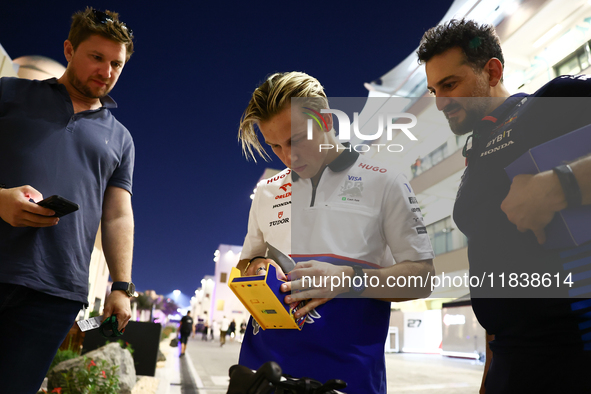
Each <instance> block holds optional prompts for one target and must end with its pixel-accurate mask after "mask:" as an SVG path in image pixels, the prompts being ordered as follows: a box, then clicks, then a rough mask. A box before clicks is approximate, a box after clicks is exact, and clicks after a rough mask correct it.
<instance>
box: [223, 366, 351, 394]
mask: <svg viewBox="0 0 591 394" xmlns="http://www.w3.org/2000/svg"><path fill="white" fill-rule="evenodd" d="M229 374H230V385H229V387H228V392H227V394H270V393H275V394H342V393H341V392H340V391H338V390H339V389H344V388H345V387H347V383H345V382H344V381H342V380H340V379H331V380H329V381H327V382H326V383H324V384H322V383H321V382H319V381H317V380H314V379H310V378H300V379H297V378H294V377H292V376H289V375H283V374H282V370H281V367H280V366H279V364H277V363H276V362H274V361H269V362H267V363H265V364H263V365H262V366H261V367H260V368H259V369H258V370H257V371H256V372H255V371H253V370H251V369H250V368H247V367H245V366H243V365H233V366H231V367H230V371H229Z"/></svg>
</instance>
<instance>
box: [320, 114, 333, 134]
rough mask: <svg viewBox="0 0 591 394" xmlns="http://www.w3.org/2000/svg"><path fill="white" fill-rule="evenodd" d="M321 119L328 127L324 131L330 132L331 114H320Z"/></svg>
mask: <svg viewBox="0 0 591 394" xmlns="http://www.w3.org/2000/svg"><path fill="white" fill-rule="evenodd" d="M322 117H323V118H324V120H325V121H326V125H327V126H328V130H326V131H331V130H332V114H331V113H327V114H322Z"/></svg>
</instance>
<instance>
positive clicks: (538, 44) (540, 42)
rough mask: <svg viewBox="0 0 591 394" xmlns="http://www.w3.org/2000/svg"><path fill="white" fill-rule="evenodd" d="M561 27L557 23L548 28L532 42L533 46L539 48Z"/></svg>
mask: <svg viewBox="0 0 591 394" xmlns="http://www.w3.org/2000/svg"><path fill="white" fill-rule="evenodd" d="M561 29H562V25H561V24H560V23H559V24H557V25H556V26H554V27H553V28H551V29H550V30H548V31H547V32H546V33H545V34H544V35H543V36H542V37H540V38H538V39H537V40H536V42H534V45H533V47H534V48H539V47H541V46H542V45H544V44H545V43H546V42H547V41H548V40H550V39H551V38H552V37H554V36H555V35H556V34H557V33H558V32H559V31H560V30H561Z"/></svg>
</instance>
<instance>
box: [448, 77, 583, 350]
mask: <svg viewBox="0 0 591 394" xmlns="http://www.w3.org/2000/svg"><path fill="white" fill-rule="evenodd" d="M589 96H591V79H590V77H589V76H578V77H575V76H561V77H558V78H556V79H554V80H552V81H550V82H549V83H548V84H546V85H545V86H543V87H542V88H541V89H540V90H538V91H537V92H536V93H534V94H532V95H526V94H517V95H514V96H511V97H509V98H508V99H507V100H506V101H505V102H504V103H503V104H502V105H501V106H499V107H498V108H497V109H496V110H495V111H493V113H491V114H490V116H487V117H485V118H483V119H482V120H481V121H480V122H479V123H478V124H477V126H476V127H475V128H474V134H473V137H474V138H473V145H472V148H471V150H470V151H469V152H468V167H467V168H466V171H465V172H464V175H463V177H462V182H461V184H460V188H459V190H458V196H457V199H456V203H455V207H454V220H455V222H456V223H457V225H458V227H459V229H460V230H461V231H462V232H463V233H464V234H466V236H467V237H468V258H469V261H470V274H471V275H478V276H479V277H481V275H483V274H485V273H486V274H487V275H488V274H490V273H494V274H495V275H496V276H497V280H496V283H495V286H496V290H497V291H499V290H500V289H499V286H500V281H499V280H498V274H501V273H502V272H505V273H506V274H509V273H511V272H514V273H523V272H527V273H533V272H542V273H543V272H557V270H561V267H564V268H565V271H564V272H566V268H569V267H571V266H572V262H573V261H580V262H582V265H581V266H580V267H579V271H580V272H575V275H574V278H575V279H576V277H577V275H579V276H580V277H581V278H584V277H585V276H586V275H585V274H584V272H585V271H589V270H590V269H591V244H586V245H583V246H581V247H578V248H574V249H571V250H562V251H561V250H554V251H549V250H546V249H544V248H543V247H542V246H540V245H539V244H538V242H537V240H536V238H535V236H534V234H533V232H531V231H528V232H526V233H521V232H519V231H517V228H516V226H515V225H514V224H512V223H511V222H509V220H508V219H507V216H506V215H505V213H504V212H503V211H502V210H501V207H500V206H501V202H502V201H503V200H504V199H505V197H506V196H507V194H508V192H509V189H510V186H511V180H510V179H509V178H508V176H507V175H506V173H505V170H504V168H505V167H507V166H508V165H509V164H510V163H512V162H513V161H514V160H515V159H517V158H518V157H519V156H521V155H522V154H523V153H525V152H526V151H527V150H528V149H530V148H532V147H534V146H537V145H539V144H541V143H544V142H546V141H549V140H552V139H554V138H557V137H559V136H561V135H563V134H566V133H568V132H569V131H573V130H575V129H578V128H580V127H582V126H584V125H587V124H590V123H591V111H590V110H589V108H591V99H589V98H582V97H589ZM589 148H590V152H591V147H589ZM581 274H582V275H581ZM587 276H588V275H587ZM575 282H576V283H575V287H576V286H578V287H581V288H582V287H584V286H586V285H588V284H589V280H578V281H575ZM488 290H491V289H488ZM538 290H540V289H534V288H533V287H529V288H528V289H525V291H528V292H532V293H531V294H527V295H526V296H529V295H533V294H534V293H533V292H535V291H538ZM540 291H541V290H540ZM502 292H503V293H502V297H507V296H510V297H511V295H512V294H516V297H524V294H525V293H523V292H522V293H518V292H512V289H510V288H508V286H507V279H506V280H505V289H504V290H502ZM471 293H472V306H473V309H474V312H475V314H476V317H477V318H478V320H479V322H480V323H481V325H482V326H483V327H484V328H485V329H486V330H487V332H488V333H490V334H495V340H494V341H493V342H491V344H490V346H491V349H492V350H493V351H494V352H499V353H500V352H503V353H518V352H527V353H528V354H531V353H570V354H572V353H573V352H575V353H579V354H582V353H587V354H589V353H591V352H589V351H591V300H589V299H574V298H569V297H568V288H566V287H565V288H564V289H560V290H556V289H554V290H553V291H549V290H548V292H546V293H544V294H550V296H549V297H545V298H498V297H495V298H491V297H490V295H491V293H490V292H489V293H485V290H482V289H480V288H472V289H471ZM499 294H500V293H497V295H499ZM589 295H591V294H586V295H581V296H582V297H588V296H589Z"/></svg>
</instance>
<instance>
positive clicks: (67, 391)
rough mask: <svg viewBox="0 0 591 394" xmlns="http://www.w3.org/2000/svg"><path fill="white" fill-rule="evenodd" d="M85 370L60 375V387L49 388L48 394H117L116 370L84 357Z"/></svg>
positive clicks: (104, 362) (117, 377) (117, 378)
mask: <svg viewBox="0 0 591 394" xmlns="http://www.w3.org/2000/svg"><path fill="white" fill-rule="evenodd" d="M84 365H85V366H86V368H80V369H78V370H73V369H71V370H69V371H67V372H65V373H62V376H61V378H60V382H59V383H60V385H59V386H58V387H49V389H51V391H50V393H59V394H117V393H118V390H119V376H117V368H119V366H117V365H114V366H112V367H110V368H109V367H108V366H107V362H106V361H104V360H101V363H100V365H97V364H96V363H95V362H94V361H93V360H92V359H88V358H86V357H84Z"/></svg>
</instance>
